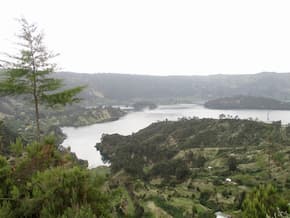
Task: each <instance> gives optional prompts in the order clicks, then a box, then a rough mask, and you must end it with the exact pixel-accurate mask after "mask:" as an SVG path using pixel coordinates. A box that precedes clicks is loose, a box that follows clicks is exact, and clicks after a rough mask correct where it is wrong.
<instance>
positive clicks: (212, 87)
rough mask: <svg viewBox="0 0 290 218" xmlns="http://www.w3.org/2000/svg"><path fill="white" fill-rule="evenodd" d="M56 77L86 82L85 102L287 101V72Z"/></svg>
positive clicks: (65, 74)
mask: <svg viewBox="0 0 290 218" xmlns="http://www.w3.org/2000/svg"><path fill="white" fill-rule="evenodd" d="M55 76H56V78H61V79H63V80H64V81H65V83H66V84H67V85H68V87H73V86H75V85H79V84H86V85H87V88H86V90H84V92H83V93H82V94H81V96H82V97H83V98H84V99H85V101H84V102H85V103H86V104H90V103H96V104H98V103H100V102H106V103H116V102H118V103H120V102H123V103H127V102H131V101H135V100H144V99H145V100H149V101H154V102H157V103H158V102H159V103H160V102H161V103H175V102H193V101H195V102H204V101H207V100H212V99H216V98H222V97H229V96H236V95H245V96H258V97H269V98H274V99H277V100H281V101H289V100H290V98H289V96H290V91H289V86H290V82H289V81H290V74H289V73H270V72H264V73H257V74H248V75H222V74H218V75H210V76H146V75H129V74H114V73H96V74H85V73H71V72H59V73H57V74H56V75H55Z"/></svg>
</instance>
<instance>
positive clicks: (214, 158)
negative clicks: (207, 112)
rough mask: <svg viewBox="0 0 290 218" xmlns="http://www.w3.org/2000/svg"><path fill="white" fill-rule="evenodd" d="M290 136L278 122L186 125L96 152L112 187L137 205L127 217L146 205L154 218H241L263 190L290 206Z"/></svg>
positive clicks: (150, 130) (167, 124)
mask: <svg viewBox="0 0 290 218" xmlns="http://www.w3.org/2000/svg"><path fill="white" fill-rule="evenodd" d="M289 130H290V129H289V127H282V126H281V124H280V123H279V122H277V123H274V124H265V123H262V122H254V121H249V120H230V119H223V120H215V119H192V120H186V119H183V120H180V121H177V122H171V121H164V122H158V123H154V124H152V125H150V126H149V127H147V128H145V129H143V130H141V131H139V132H137V133H135V134H132V135H130V136H121V135H118V134H114V135H104V136H103V138H102V142H101V143H99V144H97V145H96V147H97V149H98V150H100V152H101V154H102V155H103V159H104V161H108V162H110V163H111V166H110V168H111V176H110V179H109V181H110V182H109V184H110V187H123V192H124V193H127V194H124V196H125V195H127V197H125V198H126V199H127V200H126V201H127V202H131V203H130V204H131V206H130V208H131V209H129V206H128V207H124V208H123V212H124V213H128V214H131V215H133V214H134V213H136V212H137V211H139V209H138V208H139V207H140V206H141V207H142V209H143V212H144V213H146V214H153V216H152V217H155V216H156V214H163V215H164V217H212V216H213V214H214V212H216V211H223V212H226V213H227V214H231V215H233V216H234V217H241V216H242V214H243V213H244V212H243V206H242V205H246V204H247V201H246V200H245V199H246V198H245V197H246V196H248V194H249V193H251V192H252V191H253V190H254V189H255V188H257V187H258V186H259V185H261V184H268V183H269V184H273V185H274V187H276V188H277V190H278V193H279V196H280V197H281V196H282V197H283V198H284V199H286V202H290V198H289V196H290V189H289V188H290V186H289V184H290V172H289V169H290V155H289V154H290V147H289V142H290V131H289ZM273 196H274V195H273ZM277 202H278V200H277ZM136 205H138V206H136ZM134 208H135V209H134ZM244 208H245V206H244ZM128 214H127V215H128ZM243 217H246V216H243Z"/></svg>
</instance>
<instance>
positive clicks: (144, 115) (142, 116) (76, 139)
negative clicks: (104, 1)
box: [62, 104, 290, 167]
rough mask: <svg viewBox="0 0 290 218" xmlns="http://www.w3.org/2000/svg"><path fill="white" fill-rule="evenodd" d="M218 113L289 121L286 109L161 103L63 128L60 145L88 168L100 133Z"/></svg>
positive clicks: (96, 159)
mask: <svg viewBox="0 0 290 218" xmlns="http://www.w3.org/2000/svg"><path fill="white" fill-rule="evenodd" d="M222 113H223V114H225V115H230V116H232V117H235V116H236V115H238V116H239V118H241V119H248V118H253V119H258V120H261V121H267V119H268V118H267V117H268V115H269V119H270V120H271V121H277V120H281V121H282V123H283V124H287V123H290V111H277V110H276V111H268V110H212V109H206V108H204V107H203V106H201V105H195V104H178V105H162V106H159V107H158V108H156V109H154V110H144V111H141V112H132V113H129V114H127V115H126V116H124V117H122V118H121V119H119V120H117V121H112V122H107V123H100V124H94V125H91V126H85V127H79V128H74V127H64V128H62V130H63V132H64V133H65V134H66V135H67V139H66V140H65V141H64V142H63V145H64V146H65V147H68V146H70V147H71V151H72V152H75V153H76V154H77V156H78V158H80V159H84V160H88V162H89V167H96V166H99V165H103V162H102V159H101V155H100V153H99V152H98V151H97V150H96V149H95V147H94V146H95V144H96V143H97V142H100V140H101V137H102V134H113V133H119V134H121V135H129V134H131V133H133V132H137V131H138V130H140V129H143V128H145V127H147V126H148V125H150V124H151V123H153V122H156V121H162V120H165V119H168V120H177V119H178V118H181V117H199V118H218V117H219V115H220V114H222Z"/></svg>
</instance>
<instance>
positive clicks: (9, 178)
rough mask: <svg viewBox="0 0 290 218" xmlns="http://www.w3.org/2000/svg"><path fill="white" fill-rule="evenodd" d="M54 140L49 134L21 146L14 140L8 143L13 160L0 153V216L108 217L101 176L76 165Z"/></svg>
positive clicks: (107, 199) (106, 194)
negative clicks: (41, 140)
mask: <svg viewBox="0 0 290 218" xmlns="http://www.w3.org/2000/svg"><path fill="white" fill-rule="evenodd" d="M54 141H55V140H54V138H53V137H52V136H50V137H46V138H45V139H44V142H43V144H42V143H38V142H35V143H31V144H29V145H25V146H23V144H22V143H21V141H20V140H18V141H17V142H16V143H14V145H12V146H10V147H11V149H12V150H13V152H12V154H13V155H14V154H17V155H14V156H12V157H13V161H9V162H8V161H7V160H6V158H4V157H2V156H0V217H8V218H10V217H11V218H14V217H57V218H68V217H74V218H82V217H88V218H95V217H110V214H111V212H112V211H111V193H110V192H109V190H108V191H104V190H102V187H103V184H104V182H105V181H106V180H105V178H104V177H103V176H99V175H98V174H97V173H95V172H94V171H90V170H88V169H86V168H83V167H81V166H79V165H78V162H77V161H76V160H74V158H69V157H71V154H70V153H68V152H67V151H66V150H63V151H59V150H58V149H57V147H56V146H55V145H53V144H50V143H53V142H54ZM15 144H17V146H16V145H15ZM20 145H21V146H20ZM19 146H20V147H21V150H22V153H21V154H19V153H17V152H20V150H18V149H15V148H18V147H19ZM15 150H16V151H17V152H15ZM12 157H10V159H11V158H12Z"/></svg>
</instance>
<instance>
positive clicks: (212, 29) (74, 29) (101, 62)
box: [0, 0, 290, 75]
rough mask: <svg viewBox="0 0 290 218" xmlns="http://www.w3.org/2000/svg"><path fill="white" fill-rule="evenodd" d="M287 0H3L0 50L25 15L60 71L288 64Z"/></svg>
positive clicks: (258, 68) (244, 68)
mask: <svg viewBox="0 0 290 218" xmlns="http://www.w3.org/2000/svg"><path fill="white" fill-rule="evenodd" d="M289 11H290V1H289V0H188V1H186V0H175V1H172V0H146V1H140V0H46V1H44V0H25V1H24V0H1V8H0V51H7V50H8V51H9V49H11V47H12V41H13V38H12V37H13V35H14V34H15V33H16V32H17V31H18V29H19V28H18V24H17V22H16V21H15V20H14V18H19V17H20V16H24V17H25V18H26V19H27V20H28V21H30V22H36V23H37V24H38V25H39V27H40V28H41V29H43V30H44V32H45V36H46V38H45V40H46V45H47V47H48V48H49V49H50V50H53V51H55V52H58V53H60V54H61V55H60V56H59V57H58V58H57V62H58V63H59V66H60V67H61V68H62V70H68V71H74V72H87V73H94V72H96V73H97V72H112V73H130V74H151V75H173V74H175V75H196V74H199V75H206V74H217V73H223V74H237V73H239V74H243V73H258V72H262V71H276V72H289V71H290V13H289Z"/></svg>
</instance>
